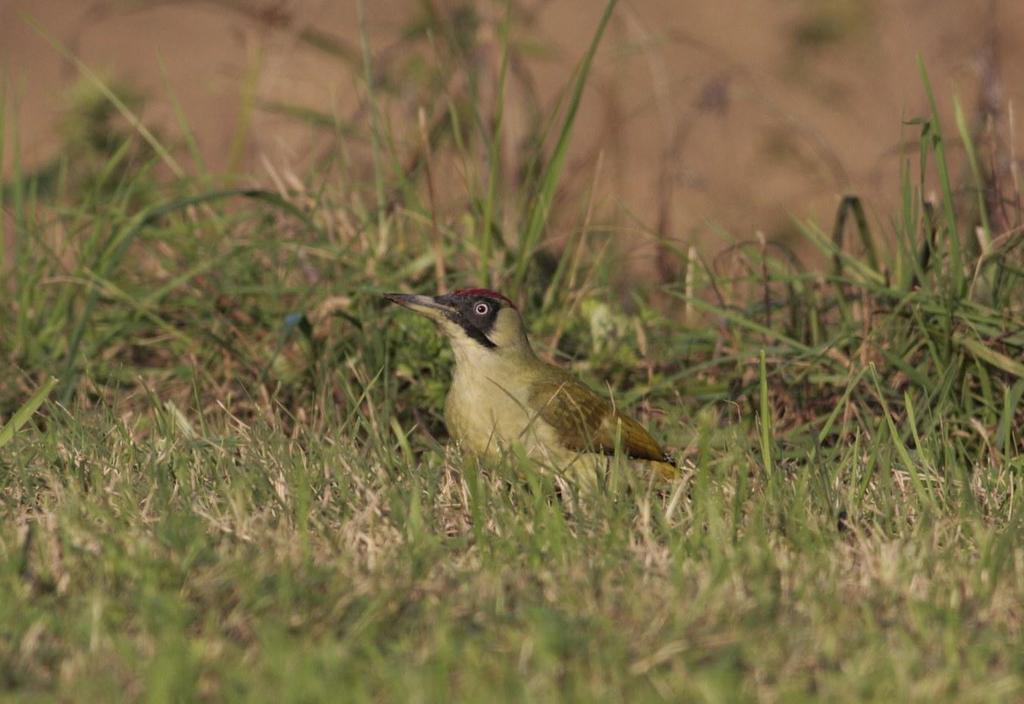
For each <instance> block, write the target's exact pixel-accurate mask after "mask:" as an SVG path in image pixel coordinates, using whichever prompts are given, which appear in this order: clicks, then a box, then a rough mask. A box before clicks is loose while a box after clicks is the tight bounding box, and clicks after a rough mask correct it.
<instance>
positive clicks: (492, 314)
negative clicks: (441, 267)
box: [384, 288, 678, 483]
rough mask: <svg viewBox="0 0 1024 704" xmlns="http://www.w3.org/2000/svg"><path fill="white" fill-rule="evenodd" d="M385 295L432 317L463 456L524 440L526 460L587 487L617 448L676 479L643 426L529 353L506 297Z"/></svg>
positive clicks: (460, 292)
mask: <svg viewBox="0 0 1024 704" xmlns="http://www.w3.org/2000/svg"><path fill="white" fill-rule="evenodd" d="M384 298H386V299H387V300H389V301H391V302H392V303H397V304H398V305H401V306H404V307H405V308H408V309H410V310H412V311H414V312H416V313H419V314H420V315H423V316H424V317H426V318H429V319H430V320H432V321H434V322H435V323H436V324H437V326H438V327H439V328H440V331H441V333H442V334H443V335H444V336H445V337H447V338H448V340H449V342H450V343H451V347H452V351H453V352H454V355H455V370H454V373H453V377H452V383H451V387H450V388H449V391H448V396H447V398H446V399H445V407H444V418H445V425H446V426H447V428H448V433H449V435H450V436H451V438H452V439H453V440H454V441H455V443H456V444H457V445H458V446H459V447H460V448H461V449H462V450H463V451H468V452H469V454H472V455H475V456H477V457H482V458H488V457H490V458H495V457H501V456H502V455H504V454H505V453H507V452H509V451H510V450H513V449H514V448H515V446H516V445H517V444H521V446H522V448H523V449H525V451H526V454H527V456H528V457H529V458H530V459H531V460H532V461H534V462H536V463H539V464H541V465H542V466H545V467H548V468H554V469H556V470H559V471H560V472H561V473H562V474H563V476H570V477H571V476H572V475H573V474H575V475H576V476H577V477H579V478H581V479H582V480H583V481H585V482H591V483H592V482H594V481H596V477H598V476H600V475H601V473H603V472H606V471H607V469H608V467H609V463H610V461H611V459H612V458H613V457H614V455H615V453H616V452H617V451H618V452H620V453H621V455H622V456H624V457H625V458H626V459H627V461H628V463H629V466H630V468H631V469H633V470H636V471H638V472H640V473H641V474H642V475H643V476H644V477H645V478H649V479H653V480H657V481H661V480H669V479H673V478H675V477H677V476H678V470H677V468H676V465H675V463H674V461H673V459H672V457H671V456H670V455H669V454H668V453H667V452H665V450H664V449H663V448H662V446H661V445H660V444H658V442H657V441H656V440H655V439H654V438H653V437H651V435H650V433H648V432H647V430H645V429H644V427H643V426H642V425H641V424H640V423H638V422H637V421H635V420H634V419H632V418H630V417H629V416H628V415H626V414H625V413H623V412H622V411H621V410H620V409H619V408H617V407H616V406H615V405H614V404H613V403H612V402H611V401H609V400H608V399H606V398H604V397H603V396H600V395H599V394H597V393H596V392H594V391H593V390H592V389H591V388H590V387H589V386H587V385H586V384H584V383H583V382H581V381H579V380H578V379H577V378H576V377H574V376H573V375H572V374H570V373H569V372H568V371H566V370H565V369H562V368H561V367H558V366H555V365H553V364H549V363H548V362H545V361H544V360H542V359H540V358H539V357H538V356H537V355H536V354H535V353H534V351H533V346H532V345H531V344H530V339H529V337H528V336H527V333H526V325H525V323H524V321H523V317H522V315H521V314H520V312H519V309H518V308H517V307H516V305H515V304H514V303H513V302H512V300H511V299H509V298H508V297H507V296H504V295H502V294H501V293H498V292H497V291H492V290H490V289H486V288H459V289H455V290H454V291H451V292H448V293H444V294H440V295H437V296H425V295H415V294H405V293H386V294H384Z"/></svg>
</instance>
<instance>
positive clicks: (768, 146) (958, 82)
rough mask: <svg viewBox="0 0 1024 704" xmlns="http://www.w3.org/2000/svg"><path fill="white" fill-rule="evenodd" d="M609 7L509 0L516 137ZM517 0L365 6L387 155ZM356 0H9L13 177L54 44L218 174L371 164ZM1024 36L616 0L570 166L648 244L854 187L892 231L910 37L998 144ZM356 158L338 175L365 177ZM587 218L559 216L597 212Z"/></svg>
mask: <svg viewBox="0 0 1024 704" xmlns="http://www.w3.org/2000/svg"><path fill="white" fill-rule="evenodd" d="M603 5H604V3H602V2H598V1H597V0H522V1H521V2H513V9H514V20H513V22H512V29H511V35H512V39H513V44H514V46H515V47H516V51H515V57H514V58H515V62H514V65H513V70H512V71H511V73H510V79H509V84H508V88H507V96H506V97H507V105H508V108H507V110H506V114H505V139H506V145H505V146H506V148H507V150H508V151H509V153H513V152H514V151H515V150H516V149H517V146H519V145H521V143H522V142H523V141H524V140H526V139H527V138H528V137H529V134H530V130H531V129H536V125H537V123H538V122H539V121H541V120H542V119H543V117H544V116H546V115H549V114H551V113H552V111H553V110H554V109H555V107H556V103H555V101H556V98H557V96H558V94H559V91H561V90H562V89H563V88H564V87H565V86H566V85H567V83H568V82H569V81H570V78H571V74H572V70H573V68H574V67H575V66H576V65H577V62H578V61H579V59H580V57H581V56H582V55H583V53H584V52H585V50H586V47H587V45H588V43H589V41H590V40H591V38H592V36H593V32H594V29H595V27H596V26H597V23H598V19H599V17H600V15H601V12H602V9H603ZM504 7H505V4H504V3H503V2H485V1H484V0H479V1H477V2H469V1H468V0H467V1H466V2H460V1H459V0H367V2H366V3H365V18H364V21H365V28H366V36H367V37H368V39H369V49H370V51H371V53H372V55H373V66H374V70H375V72H379V73H377V74H375V75H376V76H377V80H379V81H380V82H381V88H380V92H379V95H380V96H381V101H382V102H381V104H382V109H383V110H384V111H385V119H386V120H387V121H388V123H389V131H390V132H391V133H392V134H393V135H395V139H394V142H393V144H390V145H389V149H391V150H393V153H394V154H395V155H396V156H398V157H399V158H400V159H402V160H406V159H413V158H415V152H416V150H417V149H418V148H419V146H420V145H421V141H420V139H419V135H420V133H419V131H418V128H417V124H416V120H417V113H418V109H419V108H423V109H424V110H425V113H426V114H427V115H429V116H431V119H433V117H434V116H437V115H443V113H444V111H445V109H446V108H445V103H446V101H448V100H452V96H453V95H457V94H460V92H461V93H465V92H466V91H467V90H469V91H470V94H471V95H473V96H476V97H478V98H479V101H478V102H480V103H481V104H488V105H489V104H491V103H492V102H493V91H494V81H493V80H489V77H491V78H493V77H494V76H496V74H497V66H498V64H499V63H500V42H499V38H498V35H499V33H500V28H501V22H502V19H503V17H504V12H505V10H504ZM357 10H358V8H357V3H356V2H355V1H354V0H336V1H334V2H328V1H325V0H294V1H292V2H276V1H274V0H262V1H260V0H219V1H213V0H208V1H205V2H201V1H195V2H188V1H185V0H163V1H139V0H136V1H133V2H127V1H107V2H89V1H82V0H33V1H32V2H23V1H20V0H0V66H2V70H3V73H4V75H5V79H6V102H7V111H6V112H7V118H8V119H7V121H6V122H7V124H6V130H7V134H8V142H7V144H8V149H7V150H6V153H5V154H4V173H5V174H10V173H11V168H12V159H13V149H12V148H11V142H10V141H9V139H10V135H11V134H12V130H14V129H15V126H16V128H17V130H18V132H19V135H20V136H19V139H20V145H21V152H22V160H23V162H24V163H25V167H26V168H29V169H31V168H32V167H33V166H38V165H41V164H45V163H46V162H47V161H48V160H52V159H53V158H54V156H55V154H56V153H57V152H58V150H60V149H61V145H62V139H64V134H63V133H62V129H64V128H62V127H61V125H62V115H66V113H67V111H68V110H69V105H70V101H71V98H69V95H70V92H69V89H70V87H71V86H73V85H75V84H76V83H77V82H78V81H79V80H80V72H79V69H78V68H76V66H75V65H74V64H73V63H72V62H70V61H69V60H67V59H65V58H64V57H62V55H61V53H60V51H59V50H58V49H57V48H55V47H54V45H53V44H51V43H50V40H54V41H56V42H57V43H59V44H61V45H63V46H64V47H65V48H66V49H67V50H68V51H70V52H71V53H73V54H74V55H75V56H77V57H79V58H80V59H81V60H82V61H83V62H84V63H85V64H86V65H87V66H88V67H90V68H91V69H93V70H95V71H96V72H97V73H98V74H99V75H101V76H103V77H104V80H106V81H108V82H109V83H110V84H111V85H114V86H118V87H127V88H129V89H130V90H131V91H132V92H135V93H137V94H138V95H141V96H144V97H145V100H144V101H143V102H141V103H139V106H140V107H139V110H140V113H141V115H142V117H143V119H144V121H145V123H146V124H148V125H151V126H153V127H154V128H155V129H156V130H157V132H158V134H159V135H161V139H162V140H163V141H165V142H166V143H167V144H168V145H169V146H170V147H172V149H173V152H174V153H175V154H176V155H179V158H180V159H181V162H182V164H183V166H184V168H185V170H186V171H195V170H197V169H198V168H199V167H198V166H197V165H196V163H195V162H194V160H193V159H192V158H191V157H190V156H189V155H188V151H187V149H186V148H185V146H184V145H185V140H184V137H183V133H182V130H181V128H180V124H181V118H179V117H178V116H176V109H177V108H176V107H175V102H177V104H178V105H179V106H180V111H181V113H182V115H183V116H184V120H185V121H186V122H187V124H189V125H190V126H191V128H192V130H193V132H194V134H195V139H196V142H197V144H198V147H199V150H198V151H199V153H200V154H201V155H202V158H203V159H204V160H205V162H206V168H208V169H209V170H210V171H212V172H220V171H229V172H231V173H234V174H236V175H238V176H239V178H240V179H241V180H242V182H250V183H252V182H255V183H268V182H270V181H271V180H272V178H271V176H270V173H271V171H276V172H278V175H280V173H281V172H287V171H291V172H294V173H296V174H300V175H302V174H304V173H307V171H306V169H308V168H309V167H310V165H313V164H315V163H316V162H317V160H320V159H323V158H324V154H325V153H330V152H333V153H342V154H343V155H344V161H345V163H349V164H355V165H357V166H358V164H360V163H363V162H366V160H367V159H368V150H367V148H366V143H367V141H368V140H367V133H368V129H369V128H368V124H369V117H368V115H369V110H368V108H367V103H366V101H365V100H364V99H365V96H366V90H365V83H364V81H363V65H362V60H361V54H360V33H359V22H358V11H357ZM431 17H433V21H435V22H436V21H441V22H443V23H444V26H445V27H448V28H454V29H452V31H453V32H464V35H465V37H463V38H461V39H460V38H459V37H457V36H456V37H455V38H454V39H452V37H447V40H450V41H449V44H450V43H452V42H454V43H455V44H458V43H459V42H462V43H463V44H464V45H465V47H464V48H465V52H464V54H462V55H461V56H459V57H456V58H454V59H453V58H452V57H451V55H450V52H449V54H448V55H447V58H446V55H445V50H444V49H443V48H442V47H440V45H441V44H443V42H442V38H438V37H437V36H436V33H435V34H431V33H430V32H424V31H423V28H424V27H425V26H428V25H429V24H430V21H431ZM438 18H440V19H438ZM33 25H35V27H33ZM467 28H468V29H467ZM39 30H42V32H44V33H46V34H47V35H49V37H50V39H47V38H45V37H44V36H42V34H41V33H40V31H39ZM453 36H454V35H453ZM1022 40H1024V2H1020V1H1019V0H731V1H728V2H705V1H697V0H629V1H625V0H624V1H623V2H620V3H619V5H618V7H617V8H616V10H615V14H614V17H613V19H612V22H611V24H610V26H609V29H608V32H607V34H606V36H605V38H604V40H603V42H602V44H601V47H600V50H599V52H598V55H597V58H596V60H595V64H594V69H593V75H592V77H591V80H590V82H589V83H588V86H587V90H586V94H585V97H584V100H583V103H582V107H581V110H580V114H579V119H578V126H577V129H576V132H575V133H574V136H573V141H572V149H571V151H570V155H569V161H568V167H567V171H566V176H567V184H570V185H571V184H573V183H576V184H577V186H578V187H579V189H580V191H581V192H583V191H585V190H586V189H588V188H590V185H591V183H593V182H595V181H596V184H597V194H598V196H599V202H600V203H601V204H602V206H603V207H604V208H605V209H606V211H610V212H614V213H615V217H616V218H617V222H619V223H620V226H622V227H623V231H624V232H626V233H628V232H629V231H631V229H632V230H634V231H635V232H636V233H637V240H636V241H637V246H636V247H635V248H632V255H633V256H635V257H637V258H638V259H639V260H643V258H644V257H649V256H650V254H651V253H652V251H653V250H654V248H653V247H652V246H650V243H651V241H652V238H651V237H650V234H651V233H655V232H661V233H663V234H665V235H667V236H668V237H670V238H672V239H674V240H676V241H678V242H680V243H687V242H691V241H693V242H700V243H703V244H705V245H709V244H710V245H711V246H714V244H715V243H721V242H723V241H724V240H725V239H726V238H727V237H726V235H725V234H723V233H725V232H728V233H730V236H735V237H737V238H741V239H745V238H749V237H751V236H752V235H753V233H754V232H756V231H763V232H765V233H766V234H767V235H768V236H769V237H772V238H776V239H780V240H785V239H786V238H791V237H792V231H793V225H792V216H794V215H795V216H798V217H810V218H813V219H815V220H816V221H818V222H819V223H821V224H822V225H824V226H826V227H828V226H829V225H830V223H831V219H832V217H833V213H834V211H835V208H836V205H837V203H838V199H839V196H840V195H841V194H843V193H847V192H853V193H857V194H859V195H861V196H863V197H864V198H865V200H866V203H867V205H868V209H869V215H870V216H871V218H872V220H873V223H874V224H875V226H876V227H878V228H879V229H881V230H882V231H884V230H885V228H886V226H887V223H888V222H889V220H890V218H891V217H892V215H893V213H894V212H895V208H896V206H897V203H898V197H899V186H898V180H899V167H900V158H901V155H903V154H916V138H917V134H918V131H919V128H918V127H915V126H902V124H901V121H902V120H904V119H909V118H912V117H915V116H919V115H923V114H925V113H926V112H927V101H926V96H925V91H924V89H923V86H922V81H921V78H920V74H919V72H918V67H917V63H916V57H917V55H918V54H920V56H921V57H922V58H923V59H924V61H925V63H926V65H927V67H928V70H929V72H930V75H931V79H932V82H933V85H934V87H935V92H936V97H937V99H938V102H939V105H940V112H941V114H942V117H943V120H944V122H943V127H944V129H945V131H946V133H947V135H948V136H950V137H954V136H955V134H956V129H955V123H954V120H953V114H952V104H953V103H952V98H953V96H954V95H957V96H959V98H960V100H961V102H962V105H963V107H964V110H965V113H966V115H967V119H968V122H969V123H970V125H971V129H972V130H974V131H977V132H980V131H982V130H983V129H984V126H985V124H986V123H987V122H988V123H993V122H994V123H998V124H999V127H1000V131H999V134H1000V135H1001V136H1000V139H1001V140H1003V143H1002V144H1001V145H1000V149H999V150H997V151H999V152H1000V153H1002V154H1004V155H1005V158H1006V159H1010V155H1011V154H1012V144H1011V142H1012V141H1013V140H1012V136H1013V134H1014V132H1016V134H1017V136H1018V137H1019V136H1020V130H1019V127H1015V126H1014V125H1013V123H1012V122H1011V121H1010V119H1009V116H1010V114H1011V106H1012V105H1019V104H1021V101H1020V98H1021V97H1022V90H1024V82H1022V79H1024V48H1022V47H1024V41H1022ZM446 62H448V63H446ZM460 62H461V63H460ZM439 65H440V66H442V67H444V66H446V65H447V66H452V65H454V66H461V65H465V66H470V67H473V68H472V70H471V69H467V74H466V75H467V76H470V77H469V78H467V79H466V80H467V81H470V82H471V83H472V85H471V86H470V87H469V88H467V85H464V84H462V83H460V80H461V79H460V78H459V76H458V75H457V74H458V73H459V72H458V71H450V74H451V80H449V81H448V82H447V83H444V82H442V84H440V85H438V84H437V83H436V81H435V82H434V83H432V82H431V81H430V80H427V79H425V78H423V76H424V75H426V74H427V73H428V72H429V71H430V70H431V68H433V69H437V68H438V66H439ZM474 70H476V71H477V73H475V74H473V71H474ZM332 121H333V124H332ZM531 125H532V127H531ZM343 126H344V128H343ZM349 127H351V131H347V130H348V129H349ZM953 151H954V152H956V151H959V150H958V149H956V148H954V149H953ZM599 162H600V168H598V163H599ZM357 166H353V167H352V168H353V169H354V171H352V172H347V171H345V170H344V169H338V168H334V169H333V170H331V171H330V172H329V174H330V177H331V178H337V179H345V178H355V177H357V174H358V173H359V171H358V168H357ZM515 166H516V165H515V163H514V160H513V161H512V163H511V165H508V164H507V165H506V167H507V168H508V169H511V170H513V171H514V169H515ZM268 167H270V168H268ZM360 168H365V165H364V167H360ZM993 168H1000V167H998V165H994V166H993ZM445 173H451V174H452V177H451V178H450V179H447V180H446V181H444V183H443V189H444V190H446V191H448V192H454V191H459V190H460V189H461V191H462V192H464V191H465V190H466V185H465V180H466V179H468V178H472V177H473V176H474V174H473V173H469V172H466V173H463V172H461V171H460V170H459V168H458V166H457V165H456V167H455V168H454V169H453V170H451V171H448V170H446V171H445ZM509 178H514V174H510V175H509ZM452 200H453V201H458V198H454V199H452ZM573 213H574V217H575V221H569V223H568V224H567V225H566V226H567V227H568V226H571V225H573V224H578V220H579V219H580V218H581V217H582V213H581V212H580V209H579V208H577V209H576V210H575V211H573ZM512 225H513V227H514V226H515V223H512ZM558 227H559V225H558V223H557V221H556V227H555V228H553V230H554V232H553V234H554V235H555V236H556V237H557V235H558Z"/></svg>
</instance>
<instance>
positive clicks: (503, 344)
mask: <svg viewBox="0 0 1024 704" xmlns="http://www.w3.org/2000/svg"><path fill="white" fill-rule="evenodd" d="M384 298H386V299H388V300H389V301H391V302H392V303H397V304H399V305H401V306H405V307H406V308H409V309H410V310H414V311H416V312H417V313H419V314H420V315H423V316H425V317H427V318H430V319H431V320H433V321H434V322H436V323H437V324H438V326H439V327H440V328H441V332H443V333H444V334H445V336H447V337H448V339H449V340H450V341H451V344H452V348H453V349H454V350H455V355H456V358H457V359H466V358H468V359H480V358H481V356H483V355H488V356H489V355H499V356H502V357H509V356H516V355H522V354H526V355H530V356H532V355H533V350H532V349H531V347H530V341H529V340H528V339H527V337H526V328H525V326H524V325H523V318H522V316H520V315H519V311H518V310H517V309H516V306H515V304H514V303H512V301H511V300H509V299H508V298H507V297H506V296H503V295H501V294H500V293H498V292H497V291H491V290H489V289H485V288H460V289H456V290H454V291H451V292H450V293H445V294H442V295H440V296H416V295H410V294H404V293H386V294H384Z"/></svg>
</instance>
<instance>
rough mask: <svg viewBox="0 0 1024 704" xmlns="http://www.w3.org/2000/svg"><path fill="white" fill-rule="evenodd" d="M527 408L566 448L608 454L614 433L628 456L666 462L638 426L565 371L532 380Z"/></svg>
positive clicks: (612, 451) (611, 451)
mask: <svg viewBox="0 0 1024 704" xmlns="http://www.w3.org/2000/svg"><path fill="white" fill-rule="evenodd" d="M530 411H531V412H533V413H535V414H536V415H537V416H538V417H539V418H540V419H541V420H543V421H545V422H546V423H548V425H550V426H552V427H553V428H554V429H555V432H556V433H558V439H559V441H561V443H562V444H563V445H565V446H566V447H567V448H569V449H570V450H573V451H576V452H599V453H602V454H609V455H610V454H613V453H614V452H615V444H616V437H617V436H618V438H619V442H620V443H621V447H622V452H623V453H624V454H626V455H627V456H628V457H632V458H634V459H642V460H654V461H656V462H666V461H669V459H668V456H667V455H666V454H665V451H664V450H663V449H661V446H660V445H659V444H658V442H657V440H655V439H654V438H652V437H651V436H650V434H649V433H648V432H647V431H646V430H644V427H643V426H642V425H640V424H639V423H637V422H636V421H635V420H633V419H632V418H630V417H628V416H625V415H623V414H621V413H619V412H618V411H617V410H615V408H614V407H613V406H612V404H611V403H609V402H608V400H607V399H604V398H601V397H600V396H598V395H597V394H596V393H594V392H593V391H591V390H590V388H589V387H587V386H586V385H585V384H583V383H581V382H579V381H577V380H576V379H574V378H573V377H571V376H569V375H568V374H565V375H564V376H561V375H560V376H559V378H556V379H553V380H544V381H538V382H536V383H534V384H533V386H532V387H531V389H530Z"/></svg>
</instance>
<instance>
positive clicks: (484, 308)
mask: <svg viewBox="0 0 1024 704" xmlns="http://www.w3.org/2000/svg"><path fill="white" fill-rule="evenodd" d="M490 310H491V307H490V306H489V305H487V304H486V303H477V304H476V308H474V309H473V312H475V313H476V314H477V315H487V313H488V312H489V311H490Z"/></svg>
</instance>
